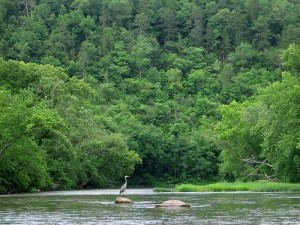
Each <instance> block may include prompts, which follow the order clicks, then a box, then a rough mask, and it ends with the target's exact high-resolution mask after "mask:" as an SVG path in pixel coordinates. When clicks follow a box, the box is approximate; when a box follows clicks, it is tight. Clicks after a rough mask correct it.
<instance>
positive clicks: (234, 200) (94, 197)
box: [0, 189, 300, 225]
mask: <svg viewBox="0 0 300 225" xmlns="http://www.w3.org/2000/svg"><path fill="white" fill-rule="evenodd" d="M118 192H119V190H116V189H109V190H80V191H56V192H42V193H37V194H14V195H0V224H30V225H35V224H114V225H116V224H122V225H126V224H128V225H129V224H134V225H136V224H140V225H144V224H145V225H147V224H169V225H174V224H239V225H240V224H274V225H275V224H276V225H277V224H300V193H253V192H229V193H228V192H227V193H154V192H153V191H152V189H128V190H127V193H125V195H124V197H128V198H130V199H131V200H132V201H134V204H126V205H124V204H123V205H118V204H115V203H114V200H115V199H116V198H117V197H118V196H119V195H118ZM169 199H178V200H181V201H184V202H187V203H189V204H190V205H191V208H176V209H163V208H155V205H156V204H160V203H162V202H163V201H166V200H169Z"/></svg>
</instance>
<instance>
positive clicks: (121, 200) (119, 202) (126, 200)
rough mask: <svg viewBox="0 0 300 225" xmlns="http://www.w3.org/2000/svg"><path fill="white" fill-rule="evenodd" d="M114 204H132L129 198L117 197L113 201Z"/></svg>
mask: <svg viewBox="0 0 300 225" xmlns="http://www.w3.org/2000/svg"><path fill="white" fill-rule="evenodd" d="M115 203H117V204H123V203H133V201H131V200H130V199H129V198H123V197H117V199H116V200H115Z"/></svg>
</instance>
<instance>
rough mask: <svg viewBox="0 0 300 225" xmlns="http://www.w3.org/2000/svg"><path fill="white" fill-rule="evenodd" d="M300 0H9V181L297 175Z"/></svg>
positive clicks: (2, 145)
mask: <svg viewBox="0 0 300 225" xmlns="http://www.w3.org/2000/svg"><path fill="white" fill-rule="evenodd" d="M299 37H300V3H299V1H298V0H243V1H242V0H215V1H211V0H193V1H192V0H59V1H57V0H0V57H1V58H0V193H9V192H20V191H31V190H36V189H54V188H61V189H66V188H92V187H108V186H114V185H119V184H120V182H122V179H123V177H124V175H132V176H131V179H130V180H131V182H132V183H131V184H133V183H134V184H136V185H152V184H154V183H155V182H157V181H158V182H159V181H170V182H184V181H195V182H202V181H218V180H227V181H235V180H239V181H248V180H264V179H267V180H277V181H285V182H300V129H299V128H300V126H299V125H300V124H299V123H300V120H299V118H300V90H299V89H300V87H299V76H300V75H299V74H300V47H299V45H300V38H299Z"/></svg>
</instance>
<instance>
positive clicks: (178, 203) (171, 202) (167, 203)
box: [155, 200, 191, 207]
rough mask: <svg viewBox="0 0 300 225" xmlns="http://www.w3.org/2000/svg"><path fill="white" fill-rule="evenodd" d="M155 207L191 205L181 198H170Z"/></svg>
mask: <svg viewBox="0 0 300 225" xmlns="http://www.w3.org/2000/svg"><path fill="white" fill-rule="evenodd" d="M155 207H191V206H190V205H189V204H188V203H185V202H183V201H180V200H168V201H165V202H163V203H162V204H158V205H156V206H155Z"/></svg>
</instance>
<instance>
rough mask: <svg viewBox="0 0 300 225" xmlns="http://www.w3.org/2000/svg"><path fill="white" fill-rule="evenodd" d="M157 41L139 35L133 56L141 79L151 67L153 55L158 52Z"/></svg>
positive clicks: (133, 49) (133, 48)
mask: <svg viewBox="0 0 300 225" xmlns="http://www.w3.org/2000/svg"><path fill="white" fill-rule="evenodd" d="M156 45H157V43H156V41H155V40H154V39H152V38H147V37H145V36H143V35H139V36H138V37H137V40H136V44H135V45H134V46H133V47H132V52H131V55H132V57H133V60H134V63H135V66H136V67H137V69H138V71H139V77H141V76H142V72H143V70H145V69H146V68H147V67H149V66H150V63H151V59H152V56H153V53H154V52H155V51H156Z"/></svg>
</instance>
